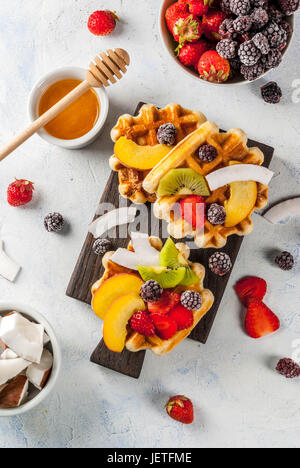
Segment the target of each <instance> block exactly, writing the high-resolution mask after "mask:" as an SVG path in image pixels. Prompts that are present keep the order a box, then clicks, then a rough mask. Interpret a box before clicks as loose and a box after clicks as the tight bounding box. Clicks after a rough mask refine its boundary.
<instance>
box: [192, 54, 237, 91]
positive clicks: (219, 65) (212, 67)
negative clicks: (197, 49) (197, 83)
mask: <svg viewBox="0 0 300 468" xmlns="http://www.w3.org/2000/svg"><path fill="white" fill-rule="evenodd" d="M197 68H198V72H199V75H200V78H202V80H205V81H209V82H211V83H224V82H225V81H227V80H228V78H229V73H230V64H229V62H228V60H226V59H224V58H223V57H221V56H220V55H219V54H218V52H216V51H215V50H209V51H207V52H205V53H204V54H203V55H202V57H201V58H200V60H199V63H198V67H197Z"/></svg>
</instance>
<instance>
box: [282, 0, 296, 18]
mask: <svg viewBox="0 0 300 468" xmlns="http://www.w3.org/2000/svg"><path fill="white" fill-rule="evenodd" d="M278 3H279V6H280V9H281V10H282V11H283V13H284V14H285V15H287V16H290V15H292V14H293V13H294V12H295V11H297V10H298V9H299V0H278Z"/></svg>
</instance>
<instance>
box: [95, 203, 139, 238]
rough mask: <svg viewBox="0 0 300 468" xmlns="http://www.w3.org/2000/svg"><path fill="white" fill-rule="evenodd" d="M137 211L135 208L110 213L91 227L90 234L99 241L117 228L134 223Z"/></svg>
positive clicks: (101, 217) (119, 209)
mask: <svg viewBox="0 0 300 468" xmlns="http://www.w3.org/2000/svg"><path fill="white" fill-rule="evenodd" d="M136 211H137V210H136V208H134V207H133V206H130V207H123V208H118V209H116V210H112V211H109V212H108V213H106V214H104V215H103V216H100V217H99V218H97V219H96V220H95V221H93V222H92V223H91V224H90V225H89V232H90V233H91V234H93V236H94V237H95V238H96V239H97V238H98V237H100V236H102V234H104V233H105V232H107V231H109V230H110V229H112V228H114V227H116V226H121V225H122V224H129V223H133V221H134V220H135V217H136Z"/></svg>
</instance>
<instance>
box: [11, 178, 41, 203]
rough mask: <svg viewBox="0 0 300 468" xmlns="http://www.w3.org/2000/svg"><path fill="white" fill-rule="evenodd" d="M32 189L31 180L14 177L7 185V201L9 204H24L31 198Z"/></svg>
mask: <svg viewBox="0 0 300 468" xmlns="http://www.w3.org/2000/svg"><path fill="white" fill-rule="evenodd" d="M33 190H34V184H33V182H30V181H29V180H25V179H19V180H18V179H16V180H15V181H14V182H12V183H11V184H10V185H9V186H8V189H7V201H8V203H9V204H10V205H11V206H22V205H26V204H27V203H29V202H30V201H31V200H32V194H33Z"/></svg>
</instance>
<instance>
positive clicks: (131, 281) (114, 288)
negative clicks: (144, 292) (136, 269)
mask: <svg viewBox="0 0 300 468" xmlns="http://www.w3.org/2000/svg"><path fill="white" fill-rule="evenodd" d="M142 285H143V281H142V280H141V278H139V276H138V275H134V274H131V273H121V274H119V275H115V276H112V277H111V278H108V279H107V280H106V281H104V282H103V283H102V284H101V285H100V286H99V288H98V289H97V290H96V291H95V293H94V294H93V299H92V309H93V311H94V312H95V314H96V315H98V317H100V318H101V319H102V320H104V318H105V315H106V313H107V310H108V309H109V307H110V306H111V304H112V303H113V302H114V301H115V300H116V299H117V298H118V297H120V296H123V295H124V294H127V293H128V292H131V293H135V294H139V292H140V289H141V287H142Z"/></svg>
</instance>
